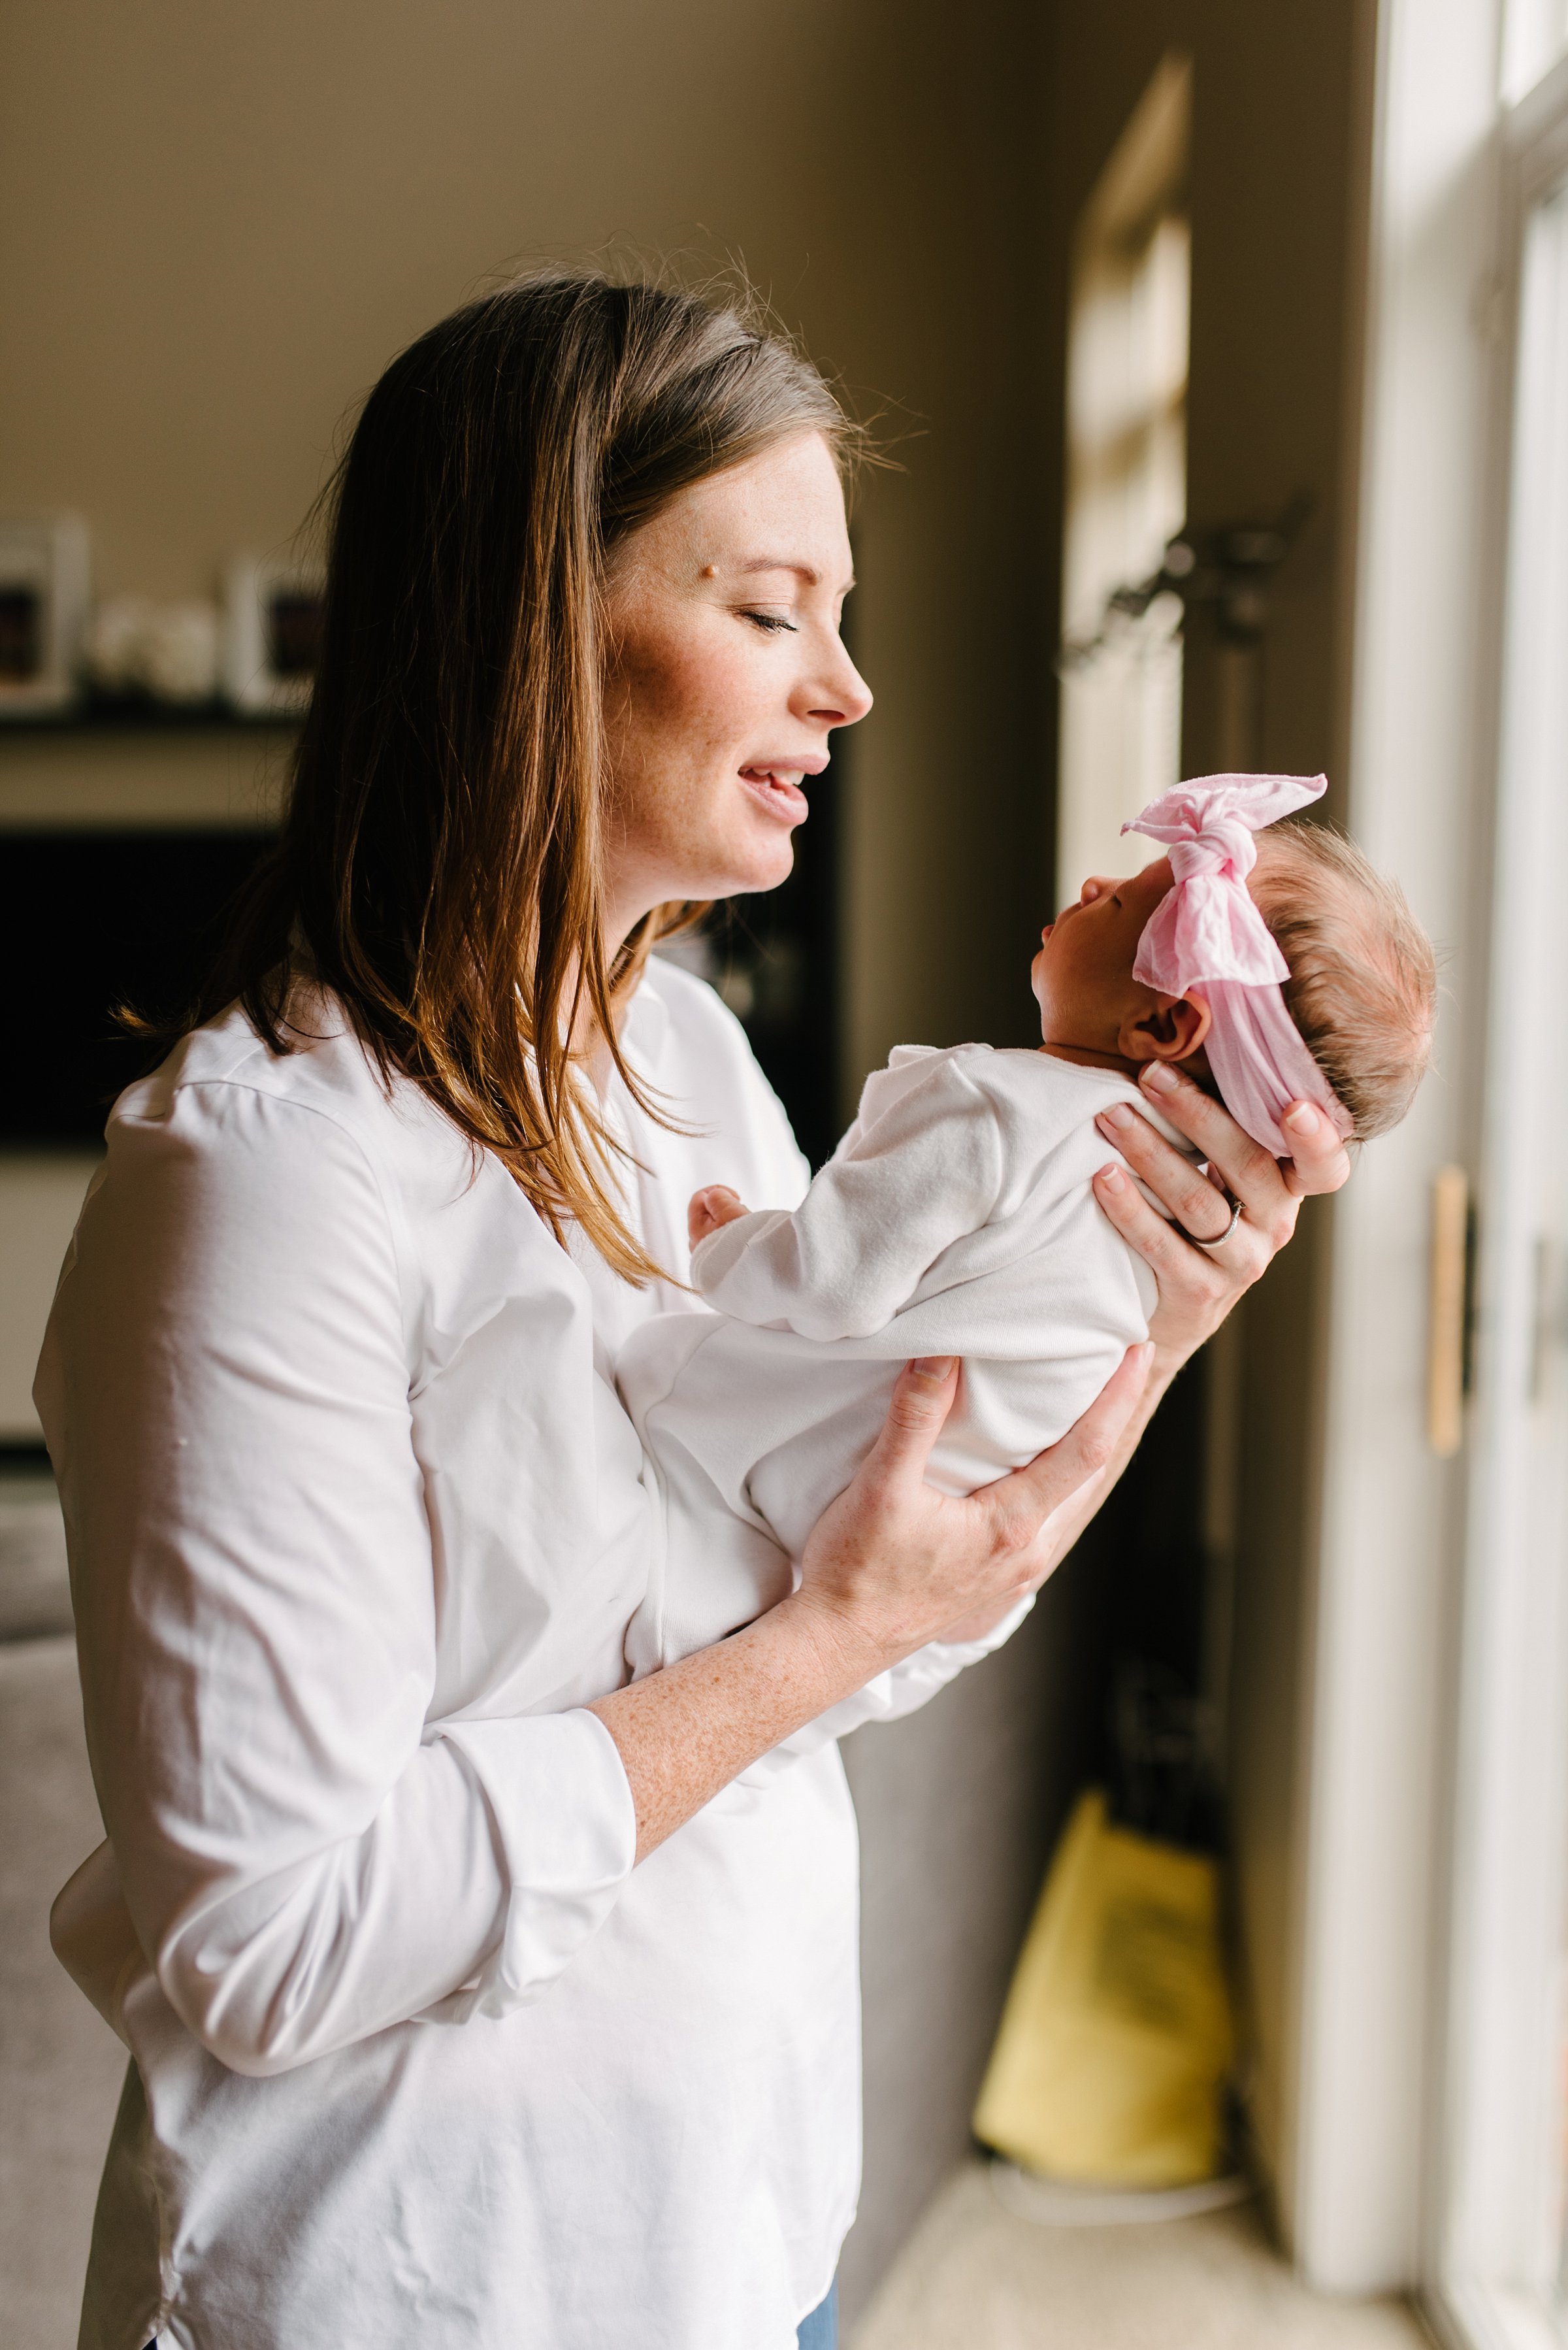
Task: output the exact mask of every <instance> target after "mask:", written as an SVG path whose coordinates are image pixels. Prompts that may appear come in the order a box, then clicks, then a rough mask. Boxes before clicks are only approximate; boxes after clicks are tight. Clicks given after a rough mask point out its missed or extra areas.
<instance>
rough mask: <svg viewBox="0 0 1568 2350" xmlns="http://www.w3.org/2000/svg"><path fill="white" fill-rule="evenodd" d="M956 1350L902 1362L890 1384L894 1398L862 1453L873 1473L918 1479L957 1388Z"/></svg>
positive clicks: (939, 1432) (920, 1477) (882, 1475)
mask: <svg viewBox="0 0 1568 2350" xmlns="http://www.w3.org/2000/svg"><path fill="white" fill-rule="evenodd" d="M958 1371H959V1358H958V1357H957V1356H956V1355H922V1356H919V1357H916V1359H915V1360H914V1361H913V1362H912V1363H906V1364H905V1365H904V1367H903V1369H902V1370H901V1371H900V1372H899V1374H898V1378H897V1379H896V1380H895V1381H894V1384H893V1399H892V1401H891V1403H890V1404H889V1405H888V1417H887V1419H885V1420H884V1421H883V1423H882V1432H881V1434H880V1435H879V1436H878V1437H877V1441H876V1443H875V1444H874V1445H873V1446H872V1447H871V1450H870V1451H869V1452H868V1453H867V1456H866V1465H867V1468H868V1469H869V1470H870V1471H872V1473H873V1474H874V1475H877V1476H881V1477H898V1476H902V1477H904V1478H906V1479H908V1480H909V1482H911V1483H913V1484H919V1482H921V1481H922V1480H923V1478H924V1476H925V1473H926V1463H927V1461H929V1459H930V1456H931V1448H932V1446H933V1445H934V1444H935V1442H936V1440H937V1439H938V1437H939V1436H940V1434H941V1432H942V1429H943V1427H944V1425H945V1424H946V1421H947V1416H948V1414H949V1412H950V1411H951V1409H952V1408H953V1398H954V1397H955V1396H956V1395H957V1393H958Z"/></svg>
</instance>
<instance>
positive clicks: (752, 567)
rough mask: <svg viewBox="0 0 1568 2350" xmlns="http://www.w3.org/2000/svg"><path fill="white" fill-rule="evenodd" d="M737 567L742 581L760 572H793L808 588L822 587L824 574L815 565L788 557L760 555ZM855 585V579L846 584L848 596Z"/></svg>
mask: <svg viewBox="0 0 1568 2350" xmlns="http://www.w3.org/2000/svg"><path fill="white" fill-rule="evenodd" d="M736 569H737V570H738V571H739V573H740V575H741V577H742V579H750V578H752V577H754V576H755V575H756V574H757V573H758V572H759V571H793V572H794V576H795V577H796V578H797V579H799V580H801V581H803V582H804V584H805V586H806V587H821V585H822V574H821V572H820V571H818V570H817V569H816V568H815V566H814V565H812V564H809V563H796V562H794V561H792V559H791V558H790V556H787V555H759V556H754V557H753V560H752V561H751V562H750V563H741V564H737V566H736ZM854 585H855V582H854V580H853V579H851V580H849V581H848V582H847V583H846V587H845V590H844V592H845V594H846V595H847V594H848V593H849V589H850V588H851V587H854Z"/></svg>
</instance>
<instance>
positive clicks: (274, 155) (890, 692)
mask: <svg viewBox="0 0 1568 2350" xmlns="http://www.w3.org/2000/svg"><path fill="white" fill-rule="evenodd" d="M1020 13H1021V12H1019V11H1018V10H1016V9H1015V7H1014V5H1013V0H981V5H979V6H977V7H976V8H974V9H971V10H969V11H966V12H965V15H964V17H963V21H962V26H961V28H960V27H958V26H955V25H954V23H953V22H952V21H951V19H950V16H949V14H948V12H946V11H943V10H941V9H940V8H938V7H936V6H935V5H921V0H917V5H913V6H909V7H897V8H896V7H894V6H892V5H890V0H866V5H858V6H857V7H855V8H853V9H846V8H845V7H843V6H841V5H833V0H794V5H791V6H789V7H788V8H784V9H744V8H736V7H734V6H732V5H719V0H665V5H659V6H657V7H650V6H648V5H639V0H583V5H572V6H570V7H562V6H558V5H545V4H544V0H532V5H517V0H447V5H443V6H441V7H440V8H432V7H430V6H427V5H414V0H381V5H370V4H369V0H273V5H269V6H267V7H265V8H259V7H243V6H241V5H237V0H223V4H222V5H216V6H214V5H198V0H139V5H137V6H136V7H134V8H126V7H122V6H118V5H113V0H53V5H50V6H49V7H48V8H36V9H25V8H14V9H11V10H9V11H7V12H6V14H5V20H4V31H3V33H0V43H3V48H0V222H3V223H4V224H5V225H4V228H3V230H0V321H3V322H4V323H3V328H0V332H3V334H4V338H5V347H6V351H5V367H4V368H3V369H0V510H3V509H4V508H5V507H7V506H12V507H29V506H36V505H49V504H61V505H71V506H77V507H79V508H80V509H81V510H82V511H83V512H85V513H86V514H87V515H88V517H89V518H90V520H91V523H92V525H93V529H94V533H95V537H96V544H97V550H98V561H99V577H100V580H101V584H102V586H103V587H104V588H105V589H106V590H109V591H114V590H119V589H127V588H140V589H144V590H146V591H148V592H150V593H152V594H155V595H169V596H173V595H179V594H185V593H192V592H202V591H204V590H206V589H208V588H209V587H211V586H212V584H213V575H214V570H215V567H216V565H217V563H218V562H219V560H220V558H221V557H222V556H223V553H224V552H225V550H226V549H229V548H231V547H233V546H239V545H249V546H258V547H262V548H268V547H273V546H277V545H279V544H281V543H282V542H284V541H286V539H287V538H288V536H289V535H290V534H291V533H292V532H293V531H294V529H295V528H296V525H297V524H298V522H299V520H300V518H301V516H302V515H303V514H304V513H305V511H306V508H307V507H308V505H309V504H310V502H311V500H312V499H313V497H314V496H315V494H316V492H317V488H318V486H319V484H320V483H321V481H322V479H323V477H324V473H325V472H326V469H327V464H328V462H329V458H330V454H331V452H332V449H333V446H334V443H335V439H336V436H337V432H338V431H339V427H340V423H341V420H342V419H343V418H344V416H345V414H346V413H347V412H348V411H349V409H350V408H351V406H352V404H353V403H354V401H355V400H357V398H358V396H359V394H360V393H361V392H362V391H363V390H365V389H366V388H367V387H368V386H369V383H370V382H371V381H372V380H373V379H374V378H375V376H376V374H377V373H378V372H379V369H380V368H381V367H382V366H383V365H384V363H385V361H386V360H387V359H388V358H389V356H390V355H391V353H392V352H393V351H394V350H395V349H396V348H398V347H399V346H400V344H401V343H403V342H404V341H406V340H407V339H408V338H410V336H412V335H413V334H415V333H416V332H417V331H418V330H419V329H420V328H422V327H424V326H425V325H427V324H428V323H429V322H430V321H431V319H433V318H435V317H438V316H439V315H440V314H441V312H442V311H443V310H445V309H447V308H449V307H452V305H453V304H454V303H455V302H457V301H459V300H461V299H462V296H464V295H465V294H466V293H468V292H469V291H470V290H471V289H472V288H473V287H474V286H476V285H478V284H479V283H481V282H482V281H483V279H484V278H485V277H486V276H487V275H489V274H490V273H492V272H493V271H495V270H496V269H497V268H499V267H501V266H503V265H505V264H507V263H508V262H509V261H514V260H520V259H526V258H528V257H530V256H536V255H553V254H557V253H561V252H568V253H576V252H582V251H585V250H595V249H597V248H599V247H600V246H602V245H603V244H605V243H606V242H607V240H611V239H615V238H622V239H629V240H631V241H632V242H633V243H634V244H635V245H636V246H637V247H639V249H645V250H651V251H653V252H654V253H658V254H670V255H691V256H692V258H693V259H694V261H695V262H696V264H697V265H699V266H711V265H712V264H713V263H714V262H715V261H716V260H717V261H722V260H723V258H724V257H725V256H726V255H735V256H738V257H740V258H741V259H742V260H743V261H744V263H745V265H746V266H747V267H748V268H749V270H750V271H751V273H752V275H753V277H754V278H755V279H756V281H757V282H758V283H759V284H760V285H761V286H762V287H763V289H764V290H765V291H766V292H767V293H769V294H770V295H771V296H772V298H773V300H774V304H775V306H776V307H777V308H778V310H779V311H780V313H781V314H782V315H783V317H784V318H785V319H786V320H788V321H789V322H790V323H791V324H792V325H794V326H797V327H799V328H802V329H803V330H804V332H805V338H806V339H807V341H808V343H809V344H810V346H811V348H813V350H814V351H815V353H816V354H817V355H818V356H819V357H821V358H822V359H825V360H826V361H827V362H829V363H830V364H831V365H833V366H834V367H836V368H837V369H841V370H842V372H843V374H844V376H845V377H846V380H848V381H849V382H850V383H851V384H852V385H853V386H855V387H857V390H861V391H863V392H864V393H865V394H866V396H867V399H868V400H869V401H870V402H871V403H872V404H879V402H880V401H881V400H883V399H890V400H893V401H895V402H897V403H898V409H899V413H898V428H899V429H900V430H902V431H905V432H911V431H918V432H919V436H920V437H919V438H917V439H914V440H912V441H911V442H910V443H909V448H908V450H907V452H906V455H907V460H908V465H909V471H908V473H906V474H902V475H898V474H894V475H890V476H885V477H883V478H882V479H880V480H877V481H876V482H874V483H873V484H871V486H870V488H869V491H868V494H867V496H866V498H865V500H864V503H863V508H862V513H861V517H860V524H859V528H858V537H859V540H860V548H861V562H862V569H863V576H864V578H865V583H866V585H865V593H864V596H863V598H862V599H861V610H860V612H859V614H858V615H857V622H856V626H857V647H858V650H859V652H860V655H861V658H862V662H863V666H864V667H865V669H866V670H867V673H868V675H869V676H870V679H871V681H872V683H873V685H874V686H875V688H876V689H877V694H878V697H879V706H878V709H877V712H876V714H875V716H874V717H873V719H872V720H871V721H870V722H869V723H868V724H867V726H866V727H865V728H864V729H863V731H862V739H861V741H859V742H857V746H856V757H855V766H854V774H855V790H854V807H853V813H852V816H851V823H850V831H851V835H852V838H853V842H854V846H855V849H856V855H855V858H854V860H853V866H852V871H853V877H854V878H853V881H852V885H851V888H852V899H851V904H850V907H849V909H848V912H849V916H850V920H849V924H848V939H849V972H850V978H851V987H850V991H849V1002H848V1007H847V1014H846V1017H847V1021H848V1040H847V1041H848V1046H849V1051H848V1058H849V1060H850V1062H851V1064H852V1069H851V1075H852V1076H858V1074H859V1073H860V1071H861V1070H862V1069H863V1068H864V1067H866V1066H870V1065H871V1064H872V1063H874V1062H875V1061H877V1060H878V1059H880V1058H881V1057H882V1056H883V1055H884V1054H885V1052H886V1049H887V1047H888V1045H889V1044H891V1043H893V1042H895V1041H897V1040H898V1038H899V1037H902V1036H909V1035H919V1036H922V1037H928V1038H930V1039H933V1040H935V1041H942V1040H944V1039H950V1038H954V1037H957V1036H960V1035H964V1034H967V1033H992V1032H994V1031H995V1029H996V1027H997V1024H998V1022H999V1021H1005V1019H1006V1018H1007V1017H1008V1016H1009V1013H1010V1010H1011V1014H1012V1018H1013V1019H1014V1021H1015V1022H1016V1020H1018V1019H1021V1018H1023V1016H1024V1015H1025V1014H1026V1012H1027V995H1026V974H1025V973H1024V972H1023V968H1022V965H1020V966H1019V968H1018V975H1017V977H1016V978H1013V977H1012V975H1011V974H1010V973H1004V970H1003V941H1004V939H1006V938H1007V937H1008V930H1007V925H1006V923H1003V924H1002V925H1001V926H999V925H998V922H997V920H996V916H997V911H998V905H999V902H1003V901H1005V902H1007V903H1008V906H1009V914H1010V917H1011V916H1012V915H1013V914H1015V913H1016V909H1015V908H1013V907H1012V904H1011V901H1010V900H1009V899H1008V888H1007V885H999V884H998V881H997V879H996V875H997V872H998V870H999V866H1000V869H1001V870H1002V871H1005V872H1009V873H1011V872H1012V870H1013V865H1012V860H1011V859H1010V858H1007V857H1006V856H1005V855H1003V856H1002V858H1001V859H999V858H998V854H997V852H998V848H999V845H1001V844H1000V843H999V834H1001V835H1002V836H1003V837H1004V835H1005V827H1006V823H1007V820H1008V816H1009V814H1010V810H1011V807H1012V803H1013V802H1014V801H1015V800H1016V798H1017V797H1018V796H1019V795H1020V794H1021V792H1022V791H1023V773H1022V765H1021V762H1020V759H1019V756H1018V735H1017V723H1018V709H1019V694H1018V688H1017V674H1018V665H1019V660H1020V655H1021V650H1022V633H1021V629H1020V625H1019V609H1020V601H1021V575H1022V574H1023V572H1024V571H1025V570H1026V568H1027V565H1028V562H1029V560H1030V553H1029V533H1028V521H1027V515H1026V514H1025V513H1024V511H1023V508H1022V506H1021V504H1020V501H1019V499H1018V497H1017V494H1016V485H1015V474H1016V467H1017V463H1018V457H1019V448H1020V443H1021V441H1022V438H1023V406H1022V394H1023V374H1022V363H1023V317H1022V311H1023V288H1022V284H1021V266H1020V265H1021V257H1022V254H1023V242H1024V238H1025V236H1026V234H1027V217H1026V204H1025V201H1024V182H1023V130H1022V125H1023V109H1024V107H1025V106H1026V104H1027V101H1028V96H1029V93H1028V91H1027V89H1026V88H1024V86H1023V83H1022V82H1021V79H1020V76H1019V72H1018V57H1019V46H1018V33H1017V27H1016V26H1015V24H1014V21H1013V20H1014V17H1015V16H1018V15H1019V14H1020ZM5 749H6V751H7V753H8V758H7V765H8V766H9V768H10V769H11V771H12V774H13V778H14V780H13V785H12V788H13V791H14V792H22V791H23V784H22V782H21V781H20V779H19V778H17V777H16V768H17V746H16V745H10V746H5ZM187 755H188V756H189V755H191V754H187ZM212 755H213V757H214V758H216V757H217V756H218V754H216V753H214V754H212ZM38 758H39V754H37V753H36V751H34V752H31V753H29V754H27V757H26V767H27V773H28V775H33V773H34V771H35V770H36V768H37V765H38ZM93 760H94V765H95V769H96V770H97V772H98V773H99V785H98V791H99V797H101V795H102V792H103V789H104V788H105V785H104V783H103V780H102V754H93ZM78 764H79V760H78ZM40 789H42V790H47V785H41V786H36V788H33V789H32V790H31V793H30V795H26V794H25V795H24V796H26V804H27V805H28V806H29V807H31V808H32V809H33V811H34V814H35V816H36V801H37V798H38V793H39V790H40ZM3 795H4V777H3V776H0V797H3ZM220 796H221V795H220ZM1012 890H1013V894H1014V895H1016V894H1017V884H1016V882H1014V883H1013V884H1012ZM1014 928H1015V929H1016V931H1017V935H1018V938H1019V940H1020V941H1022V940H1024V939H1026V937H1027V922H1026V920H1023V919H1022V918H1020V920H1018V921H1017V922H1015V923H1014Z"/></svg>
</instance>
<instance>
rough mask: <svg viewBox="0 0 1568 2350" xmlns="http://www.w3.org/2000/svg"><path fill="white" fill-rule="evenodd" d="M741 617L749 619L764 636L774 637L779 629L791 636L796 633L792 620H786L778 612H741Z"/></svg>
mask: <svg viewBox="0 0 1568 2350" xmlns="http://www.w3.org/2000/svg"><path fill="white" fill-rule="evenodd" d="M741 618H742V619H744V620H750V621H751V622H752V623H753V627H755V628H759V629H762V630H763V634H764V635H766V636H770V637H776V636H777V635H778V634H779V632H780V631H781V629H782V630H784V631H785V632H786V633H787V634H788V635H790V636H792V637H793V636H794V634H795V633H796V630H795V625H794V621H793V620H786V619H784V615H783V614H782V613H780V612H742V615H741Z"/></svg>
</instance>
